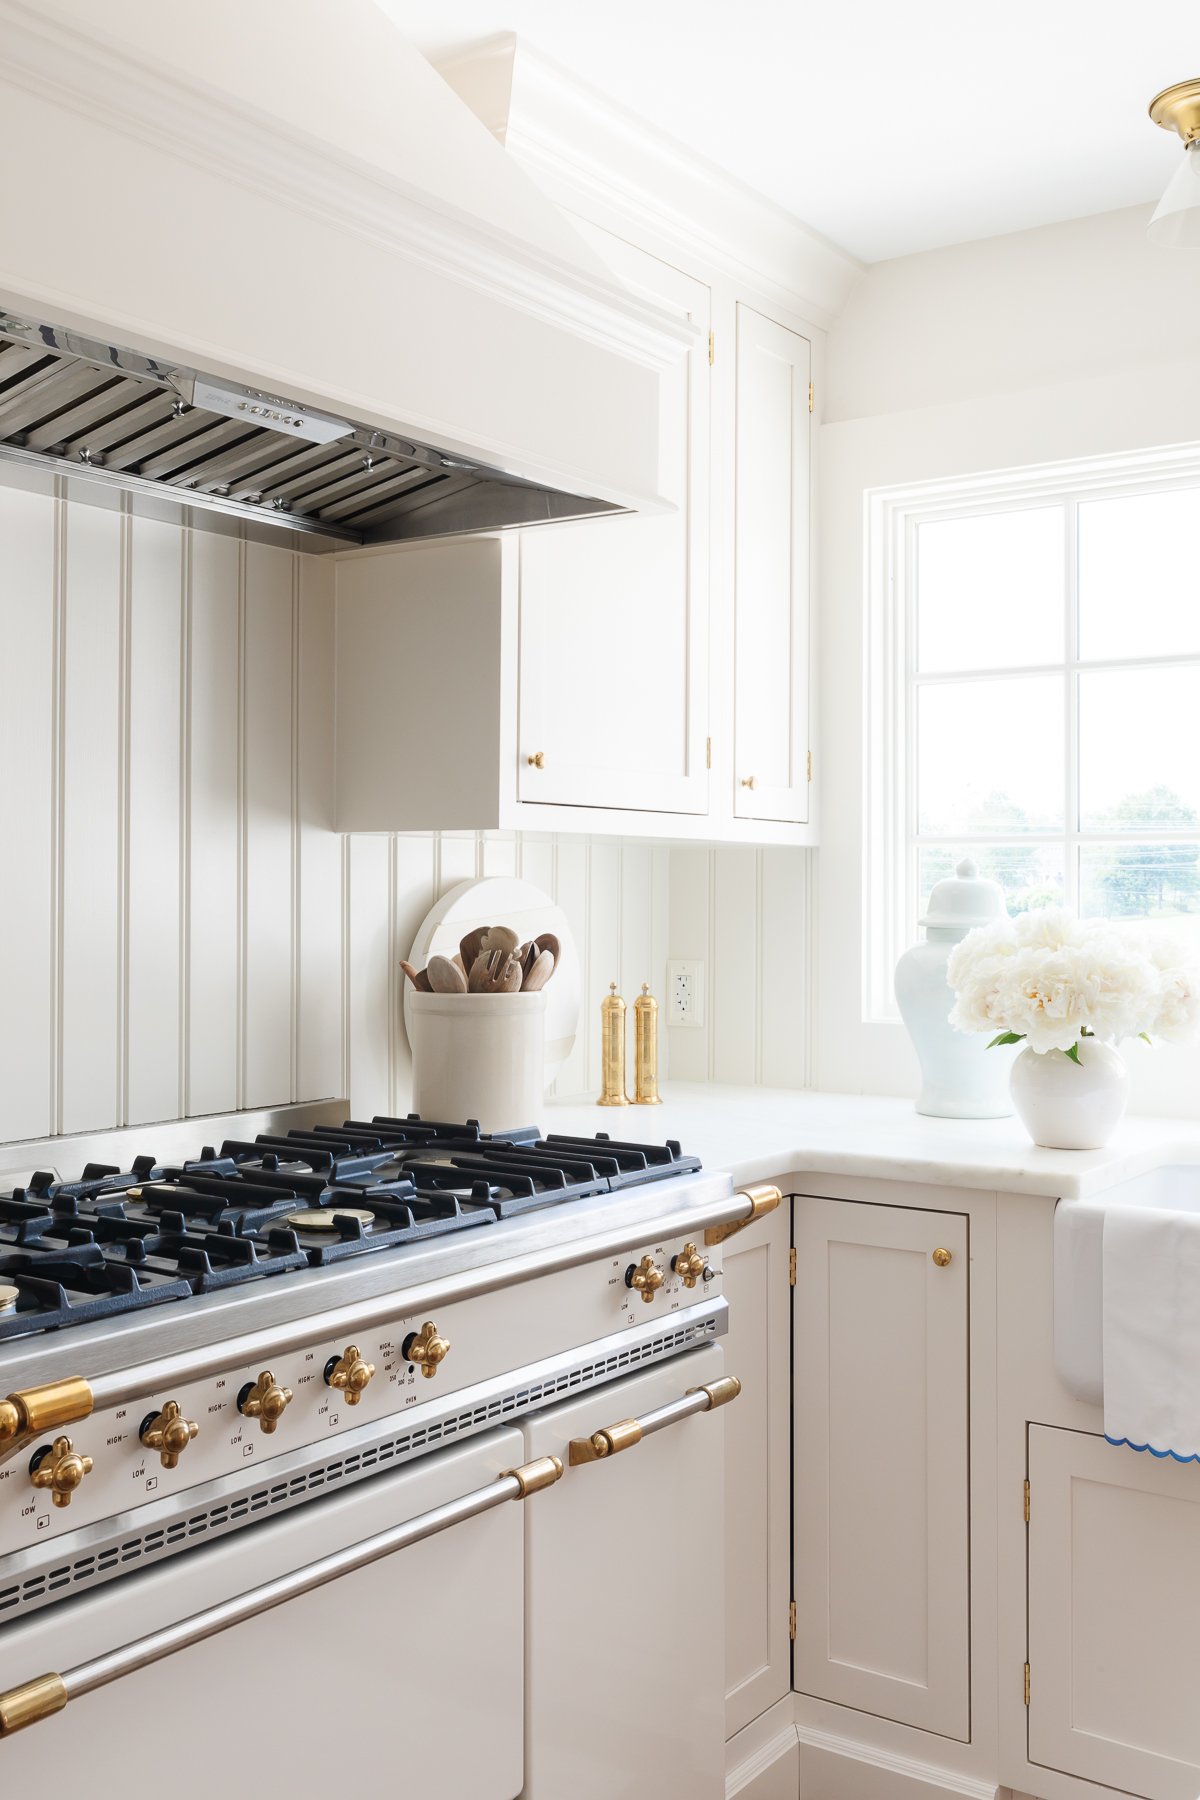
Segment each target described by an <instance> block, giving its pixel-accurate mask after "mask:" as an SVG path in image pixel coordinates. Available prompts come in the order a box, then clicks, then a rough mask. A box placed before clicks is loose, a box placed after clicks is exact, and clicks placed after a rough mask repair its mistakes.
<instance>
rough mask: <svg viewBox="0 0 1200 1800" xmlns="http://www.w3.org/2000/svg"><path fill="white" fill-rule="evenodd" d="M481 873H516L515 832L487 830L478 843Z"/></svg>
mask: <svg viewBox="0 0 1200 1800" xmlns="http://www.w3.org/2000/svg"><path fill="white" fill-rule="evenodd" d="M479 872H480V874H481V875H515V874H516V873H517V839H516V834H515V832H511V831H488V832H485V833H484V834H483V837H482V840H481V844H480V869H479Z"/></svg>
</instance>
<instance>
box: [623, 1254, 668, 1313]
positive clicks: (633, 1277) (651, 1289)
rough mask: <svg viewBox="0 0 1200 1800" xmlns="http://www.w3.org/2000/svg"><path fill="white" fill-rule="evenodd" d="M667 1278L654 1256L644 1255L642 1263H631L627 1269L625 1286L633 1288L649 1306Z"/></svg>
mask: <svg viewBox="0 0 1200 1800" xmlns="http://www.w3.org/2000/svg"><path fill="white" fill-rule="evenodd" d="M665 1280H666V1276H665V1275H664V1274H663V1272H662V1270H661V1269H660V1268H659V1266H658V1264H657V1263H656V1262H655V1260H654V1258H653V1257H652V1256H643V1258H642V1260H641V1262H640V1263H637V1264H634V1263H630V1265H629V1267H628V1268H627V1269H626V1271H625V1286H626V1287H628V1288H633V1289H634V1291H635V1292H636V1293H639V1294H640V1295H641V1296H642V1299H643V1300H644V1301H645V1302H646V1305H647V1306H649V1304H650V1302H651V1301H652V1300H653V1298H654V1296H655V1294H657V1292H658V1290H659V1288H660V1287H661V1286H662V1284H663V1282H664V1281H665Z"/></svg>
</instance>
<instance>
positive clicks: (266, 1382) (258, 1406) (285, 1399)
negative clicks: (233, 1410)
mask: <svg viewBox="0 0 1200 1800" xmlns="http://www.w3.org/2000/svg"><path fill="white" fill-rule="evenodd" d="M291 1404H292V1390H291V1388H289V1387H280V1385H279V1383H278V1382H277V1381H276V1379H275V1377H274V1375H272V1373H271V1371H270V1369H264V1370H263V1372H262V1374H261V1375H260V1376H259V1378H258V1380H257V1381H252V1382H250V1383H249V1384H248V1386H246V1387H244V1388H243V1389H242V1391H241V1393H240V1394H239V1395H238V1411H239V1412H240V1413H241V1414H242V1415H243V1416H244V1417H245V1418H247V1419H257V1420H258V1422H259V1424H260V1426H261V1427H262V1429H263V1430H264V1431H274V1429H275V1427H276V1426H277V1425H278V1423H279V1421H280V1419H282V1417H283V1415H284V1413H285V1412H286V1411H287V1409H288V1407H289V1406H290V1405H291Z"/></svg>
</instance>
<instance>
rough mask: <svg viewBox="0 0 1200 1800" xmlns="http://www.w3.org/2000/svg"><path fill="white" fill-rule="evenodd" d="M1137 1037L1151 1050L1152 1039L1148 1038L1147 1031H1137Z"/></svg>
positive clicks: (1152, 1046)
mask: <svg viewBox="0 0 1200 1800" xmlns="http://www.w3.org/2000/svg"><path fill="white" fill-rule="evenodd" d="M1138 1036H1139V1037H1140V1038H1141V1040H1142V1042H1143V1044H1149V1046H1150V1048H1151V1049H1152V1050H1153V1048H1154V1039H1153V1038H1152V1037H1151V1036H1150V1033H1149V1032H1148V1031H1139V1032H1138Z"/></svg>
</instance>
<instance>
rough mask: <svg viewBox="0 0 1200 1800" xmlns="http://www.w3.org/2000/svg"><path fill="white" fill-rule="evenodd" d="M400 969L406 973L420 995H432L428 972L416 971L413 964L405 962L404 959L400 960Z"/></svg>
mask: <svg viewBox="0 0 1200 1800" xmlns="http://www.w3.org/2000/svg"><path fill="white" fill-rule="evenodd" d="M400 967H401V968H402V969H403V970H404V973H405V974H406V975H407V976H408V979H409V980H410V981H411V982H412V984H413V986H414V987H415V988H416V990H417V992H418V994H432V992H433V989H432V988H431V987H430V985H429V972H428V970H426V969H414V968H413V966H412V964H411V963H410V962H405V960H404V958H403V957H401V958H400Z"/></svg>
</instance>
